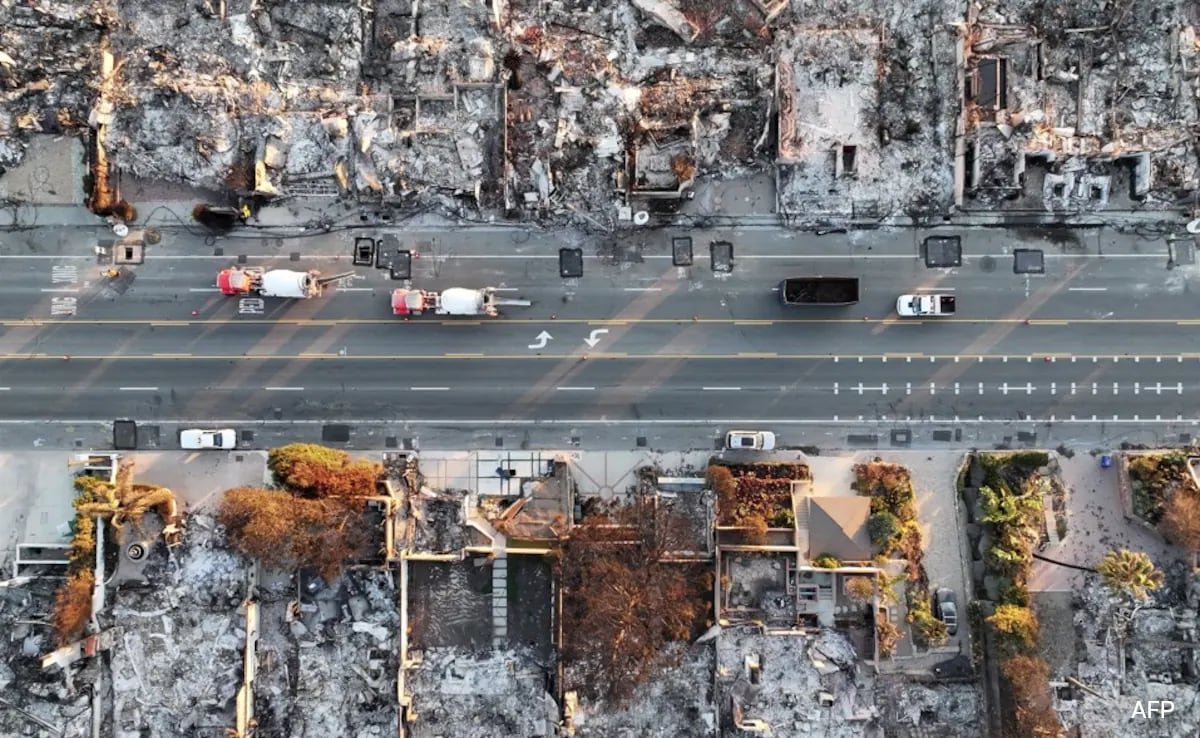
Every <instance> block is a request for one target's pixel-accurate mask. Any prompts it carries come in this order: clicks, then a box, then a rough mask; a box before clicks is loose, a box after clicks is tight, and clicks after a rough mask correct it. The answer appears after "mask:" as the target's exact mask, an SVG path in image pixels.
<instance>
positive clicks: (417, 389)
mask: <svg viewBox="0 0 1200 738" xmlns="http://www.w3.org/2000/svg"><path fill="white" fill-rule="evenodd" d="M408 389H409V390H410V391H412V392H449V391H450V388H449V387H409V388H408Z"/></svg>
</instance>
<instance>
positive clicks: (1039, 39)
mask: <svg viewBox="0 0 1200 738" xmlns="http://www.w3.org/2000/svg"><path fill="white" fill-rule="evenodd" d="M1195 20H1196V19H1195V17H1194V7H1193V5H1192V4H1190V3H1183V2H1179V1H1178V0H1169V1H1168V2H1159V1H1158V0H1130V1H1129V2H1122V3H1110V2H1107V1H1105V0H1087V1H1085V2H1080V3H1072V4H1068V5H1061V4H1047V3H1041V2H1031V1H1029V0H993V1H992V2H985V3H982V4H980V5H979V7H978V9H977V10H973V11H972V13H971V14H970V15H969V16H968V19H967V24H966V25H965V26H964V27H963V30H964V34H965V39H964V58H965V69H964V72H965V90H964V92H965V95H964V106H963V110H962V118H961V120H960V126H961V127H962V130H963V132H964V133H965V134H966V138H965V147H964V149H963V151H962V159H961V162H960V172H961V176H962V180H963V193H964V195H965V202H964V206H965V207H967V208H987V207H992V206H993V205H1000V206H1002V207H1005V208H1011V209H1014V210H1044V211H1051V212H1059V213H1061V212H1080V211H1103V210H1135V209H1142V208H1151V209H1162V208H1169V207H1175V206H1178V205H1179V204H1180V203H1181V202H1182V201H1183V200H1185V199H1187V198H1189V197H1190V196H1191V194H1192V193H1193V192H1194V191H1195V190H1196V188H1197V185H1198V184H1200V171H1198V162H1197V154H1196V148H1195V140H1194V128H1195V125H1196V123H1197V104H1196V90H1197V84H1198V83H1197V79H1196V75H1195V69H1196V65H1197V55H1198V46H1197V39H1196V30H1195V27H1194V25H1193V24H1194V22H1195Z"/></svg>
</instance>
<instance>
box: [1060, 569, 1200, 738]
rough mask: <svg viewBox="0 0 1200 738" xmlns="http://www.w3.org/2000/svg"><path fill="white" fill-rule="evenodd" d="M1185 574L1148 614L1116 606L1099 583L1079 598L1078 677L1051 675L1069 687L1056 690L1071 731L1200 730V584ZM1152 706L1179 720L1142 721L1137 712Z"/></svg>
mask: <svg viewBox="0 0 1200 738" xmlns="http://www.w3.org/2000/svg"><path fill="white" fill-rule="evenodd" d="M1181 568H1182V567H1175V568H1174V570H1173V571H1172V572H1171V573H1170V576H1169V581H1170V583H1171V584H1172V585H1173V586H1168V587H1164V589H1163V591H1162V592H1160V593H1158V594H1157V595H1156V597H1155V601H1154V602H1152V603H1147V604H1146V605H1145V606H1133V605H1131V604H1130V603H1129V602H1127V601H1118V600H1116V599H1114V598H1113V596H1112V595H1111V594H1110V591H1109V590H1108V589H1106V588H1105V587H1104V586H1103V584H1101V583H1100V582H1098V581H1090V582H1088V584H1087V585H1086V586H1085V587H1084V588H1083V590H1082V591H1080V592H1079V593H1078V599H1079V601H1078V602H1077V603H1076V605H1077V609H1076V612H1075V617H1074V621H1075V628H1076V629H1077V631H1078V632H1079V634H1080V637H1079V639H1078V644H1079V647H1081V648H1082V651H1077V652H1076V654H1075V656H1076V658H1077V660H1078V661H1077V669H1076V673H1075V674H1056V675H1052V678H1056V677H1057V678H1060V679H1062V680H1063V681H1059V682H1052V684H1054V685H1055V686H1057V687H1058V689H1056V690H1055V691H1056V694H1057V700H1056V704H1055V707H1056V708H1057V710H1058V712H1059V715H1060V716H1061V717H1062V721H1063V724H1064V725H1065V726H1066V727H1067V728H1068V729H1070V730H1079V731H1080V732H1081V733H1082V734H1083V735H1087V736H1097V737H1098V738H1109V737H1111V738H1117V736H1122V737H1126V736H1128V737H1130V738H1136V737H1137V736H1152V735H1191V734H1194V733H1196V731H1197V730H1200V692H1197V689H1196V686H1197V683H1198V682H1200V646H1198V644H1200V635H1198V631H1197V616H1196V613H1197V605H1198V604H1200V578H1198V577H1197V576H1196V575H1195V574H1193V573H1190V572H1188V573H1184V572H1182V571H1180V569H1181ZM1172 590H1174V591H1172ZM1181 593H1182V594H1184V597H1182V598H1181V597H1180V596H1179V595H1180V594H1181ZM1148 700H1159V702H1157V703H1154V704H1158V705H1161V704H1163V702H1162V701H1164V700H1165V701H1169V702H1171V703H1172V704H1173V705H1174V712H1171V713H1169V714H1166V715H1161V716H1160V715H1155V716H1154V718H1153V719H1137V717H1136V715H1137V712H1136V710H1137V708H1138V706H1139V705H1140V706H1141V708H1142V710H1143V714H1145V709H1146V705H1147V704H1148V702H1147V701H1148ZM1131 716H1133V717H1131Z"/></svg>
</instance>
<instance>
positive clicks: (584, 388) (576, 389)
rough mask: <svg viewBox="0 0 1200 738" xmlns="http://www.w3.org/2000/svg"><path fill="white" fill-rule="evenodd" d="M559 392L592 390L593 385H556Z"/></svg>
mask: <svg viewBox="0 0 1200 738" xmlns="http://www.w3.org/2000/svg"><path fill="white" fill-rule="evenodd" d="M555 389H557V390H558V391H559V392H594V391H595V389H596V388H595V387H556V388H555Z"/></svg>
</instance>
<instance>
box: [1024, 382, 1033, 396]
mask: <svg viewBox="0 0 1200 738" xmlns="http://www.w3.org/2000/svg"><path fill="white" fill-rule="evenodd" d="M1025 394H1027V395H1032V394H1033V383H1032V382H1026V383H1025Z"/></svg>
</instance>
